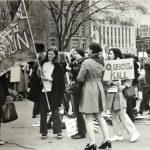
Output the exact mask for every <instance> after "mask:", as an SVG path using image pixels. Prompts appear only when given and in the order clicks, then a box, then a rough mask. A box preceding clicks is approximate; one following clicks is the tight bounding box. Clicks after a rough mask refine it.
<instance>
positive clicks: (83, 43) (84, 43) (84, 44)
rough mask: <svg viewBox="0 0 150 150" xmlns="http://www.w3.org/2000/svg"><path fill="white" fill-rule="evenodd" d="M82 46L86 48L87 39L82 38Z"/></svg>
mask: <svg viewBox="0 0 150 150" xmlns="http://www.w3.org/2000/svg"><path fill="white" fill-rule="evenodd" d="M82 48H83V49H86V42H85V39H84V40H82Z"/></svg>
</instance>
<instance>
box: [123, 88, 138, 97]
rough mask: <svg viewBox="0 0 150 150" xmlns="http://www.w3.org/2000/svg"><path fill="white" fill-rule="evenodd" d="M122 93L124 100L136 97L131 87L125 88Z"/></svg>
mask: <svg viewBox="0 0 150 150" xmlns="http://www.w3.org/2000/svg"><path fill="white" fill-rule="evenodd" d="M122 93H123V95H124V97H125V98H126V99H132V98H134V97H135V96H136V95H135V90H134V88H133V87H132V86H130V87H125V88H124V89H123V90H122Z"/></svg>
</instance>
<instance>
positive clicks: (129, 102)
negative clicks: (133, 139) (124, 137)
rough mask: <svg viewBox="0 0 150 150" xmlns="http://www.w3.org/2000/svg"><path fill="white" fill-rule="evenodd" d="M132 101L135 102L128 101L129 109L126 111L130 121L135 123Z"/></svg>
mask: <svg viewBox="0 0 150 150" xmlns="http://www.w3.org/2000/svg"><path fill="white" fill-rule="evenodd" d="M132 100H133V99H127V109H126V113H127V114H128V116H129V117H130V119H131V120H132V122H134V116H133V106H132Z"/></svg>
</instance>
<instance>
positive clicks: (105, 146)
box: [98, 141, 111, 149]
mask: <svg viewBox="0 0 150 150" xmlns="http://www.w3.org/2000/svg"><path fill="white" fill-rule="evenodd" d="M107 147H108V148H111V142H110V141H106V142H105V143H102V144H101V146H99V147H98V148H99V149H106V148H107Z"/></svg>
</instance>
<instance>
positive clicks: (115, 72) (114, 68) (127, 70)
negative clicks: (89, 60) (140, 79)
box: [103, 59, 134, 81]
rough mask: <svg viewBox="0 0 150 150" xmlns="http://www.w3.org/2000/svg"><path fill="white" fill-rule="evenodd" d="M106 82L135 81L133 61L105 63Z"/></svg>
mask: <svg viewBox="0 0 150 150" xmlns="http://www.w3.org/2000/svg"><path fill="white" fill-rule="evenodd" d="M103 79H104V81H112V80H125V79H134V65H133V59H118V60H106V61H105V73H104V78H103Z"/></svg>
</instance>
